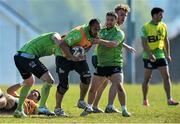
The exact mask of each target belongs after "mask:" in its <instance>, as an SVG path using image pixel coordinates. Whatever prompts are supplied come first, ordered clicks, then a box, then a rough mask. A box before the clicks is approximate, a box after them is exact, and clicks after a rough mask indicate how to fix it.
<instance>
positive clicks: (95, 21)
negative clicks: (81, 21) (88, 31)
mask: <svg viewBox="0 0 180 124" xmlns="http://www.w3.org/2000/svg"><path fill="white" fill-rule="evenodd" d="M95 23H97V24H100V23H101V22H100V20H99V19H98V18H94V19H91V20H90V21H89V26H92V25H94V24H95Z"/></svg>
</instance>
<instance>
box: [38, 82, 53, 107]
mask: <svg viewBox="0 0 180 124" xmlns="http://www.w3.org/2000/svg"><path fill="white" fill-rule="evenodd" d="M51 87H52V85H51V84H49V83H47V82H44V85H43V86H42V88H41V100H40V104H39V107H46V101H47V98H48V96H49V91H50V88H51Z"/></svg>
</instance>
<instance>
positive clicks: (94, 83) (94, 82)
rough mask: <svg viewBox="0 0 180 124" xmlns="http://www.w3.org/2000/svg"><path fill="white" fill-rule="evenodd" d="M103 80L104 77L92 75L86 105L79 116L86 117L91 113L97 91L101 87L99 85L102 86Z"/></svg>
mask: <svg viewBox="0 0 180 124" xmlns="http://www.w3.org/2000/svg"><path fill="white" fill-rule="evenodd" d="M105 79H106V77H102V76H98V75H93V77H92V79H91V88H90V90H89V92H88V105H87V107H86V108H85V109H84V111H83V112H82V113H81V116H86V115H88V114H89V113H91V112H93V109H92V104H93V102H94V100H95V98H96V94H97V91H98V89H99V88H100V87H101V85H102V84H103V83H102V82H104V80H105Z"/></svg>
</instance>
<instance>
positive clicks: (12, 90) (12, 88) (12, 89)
mask: <svg viewBox="0 0 180 124" xmlns="http://www.w3.org/2000/svg"><path fill="white" fill-rule="evenodd" d="M19 88H21V84H15V85H13V86H10V87H9V88H8V89H7V93H8V94H10V95H12V96H14V97H19V94H18V93H17V90H18V89H19Z"/></svg>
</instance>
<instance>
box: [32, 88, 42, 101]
mask: <svg viewBox="0 0 180 124" xmlns="http://www.w3.org/2000/svg"><path fill="white" fill-rule="evenodd" d="M32 91H35V92H37V93H38V99H37V100H38V101H39V100H40V99H41V94H40V92H39V91H38V90H36V89H33V90H32Z"/></svg>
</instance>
